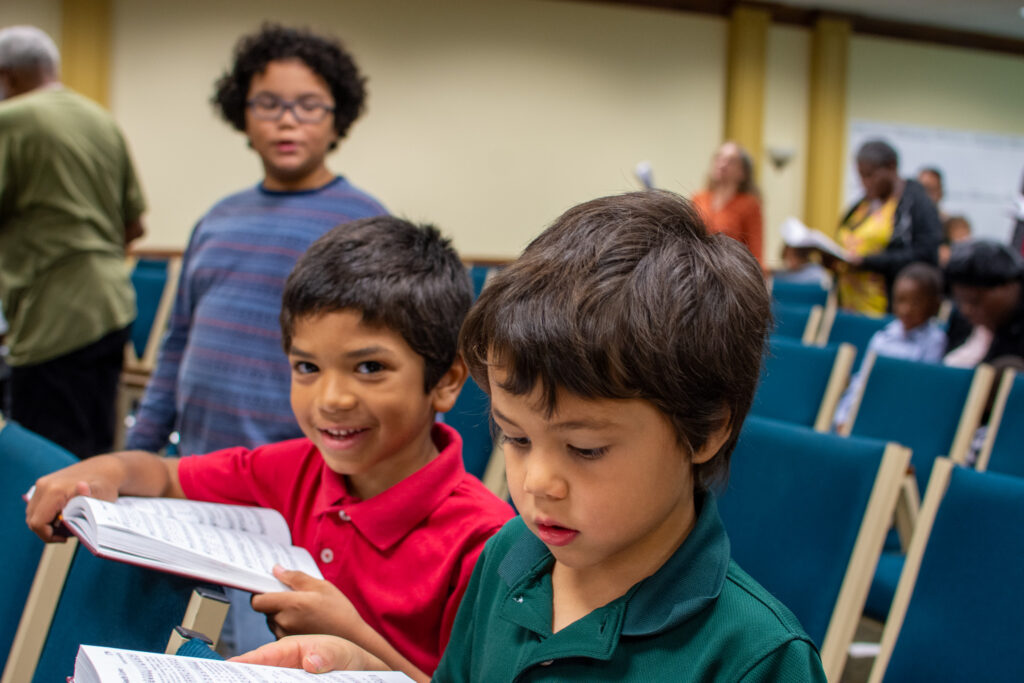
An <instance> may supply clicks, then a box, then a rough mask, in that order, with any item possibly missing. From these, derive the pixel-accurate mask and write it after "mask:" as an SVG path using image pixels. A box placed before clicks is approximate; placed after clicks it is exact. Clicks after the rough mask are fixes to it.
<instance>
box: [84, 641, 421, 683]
mask: <svg viewBox="0 0 1024 683" xmlns="http://www.w3.org/2000/svg"><path fill="white" fill-rule="evenodd" d="M411 680H412V679H411V678H409V677H408V676H406V675H405V674H403V673H398V672H390V671H388V672H383V671H382V672H376V671H365V672H364V671H333V672H331V673H325V674H311V673H307V672H305V671H302V670H300V669H279V668H277V667H271V666H259V665H256V664H238V663H236V662H220V661H216V660H212V659H193V658H191V657H176V656H174V655H158V654H152V653H149V652H136V651H134V650H118V649H116V648H112V647H98V646H95V645H82V646H81V647H80V648H79V649H78V657H76V658H75V677H74V683H193V682H194V683H207V682H208V681H233V682H235V683H276V682H277V681H298V682H299V683H302V682H303V681H305V682H306V683H315V682H317V681H319V682H321V683H343V682H348V683H402V682H403V681H411Z"/></svg>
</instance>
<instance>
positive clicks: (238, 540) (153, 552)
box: [64, 498, 323, 592]
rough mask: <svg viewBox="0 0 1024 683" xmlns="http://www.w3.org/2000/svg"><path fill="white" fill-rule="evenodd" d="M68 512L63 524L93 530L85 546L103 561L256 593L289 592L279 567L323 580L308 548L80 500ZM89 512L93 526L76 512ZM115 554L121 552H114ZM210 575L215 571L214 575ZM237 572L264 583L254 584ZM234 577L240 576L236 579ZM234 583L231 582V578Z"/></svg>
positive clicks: (79, 529) (114, 505)
mask: <svg viewBox="0 0 1024 683" xmlns="http://www.w3.org/2000/svg"><path fill="white" fill-rule="evenodd" d="M72 502H73V503H75V505H74V506H72V505H70V504H69V506H68V507H67V508H65V518H64V523H65V524H66V525H68V526H69V527H71V528H73V529H75V530H76V531H78V532H83V531H84V530H85V529H83V526H91V527H93V528H94V529H95V531H90V532H89V533H88V537H87V538H84V539H83V540H84V541H88V542H87V543H86V544H87V545H90V546H92V547H94V548H95V552H96V553H97V554H99V555H103V554H104V552H105V551H106V552H107V553H108V554H109V555H112V556H115V557H116V558H117V559H123V560H125V561H132V558H133V557H135V558H140V560H141V559H145V560H149V561H148V562H140V564H145V565H146V566H151V567H156V568H161V564H162V565H163V566H166V568H167V569H168V570H171V571H177V572H179V573H184V574H187V575H189V576H196V577H198V578H204V579H207V580H212V581H216V582H217V583H227V584H228V585H236V586H240V587H244V588H247V589H248V590H257V591H260V592H262V591H277V590H287V588H286V587H285V586H284V584H282V583H280V582H279V581H278V580H277V579H275V578H274V577H273V574H272V573H271V569H272V568H273V566H274V565H275V564H279V565H281V566H282V567H285V568H287V569H297V570H299V571H302V572H305V573H307V574H309V575H311V576H314V577H316V578H323V575H322V574H321V573H320V570H319V568H318V567H317V566H316V563H315V562H314V561H313V558H312V557H311V556H310V554H309V553H308V552H307V551H306V550H305V549H303V548H298V547H295V546H290V545H284V544H280V543H275V542H273V541H270V540H268V539H265V538H262V537H260V536H254V535H252V534H249V533H246V532H241V531H230V530H225V529H219V528H217V527H212V526H203V525H199V524H190V523H188V522H183V521H179V520H177V519H170V518H164V517H160V516H157V515H155V514H150V513H148V512H144V511H142V510H140V509H138V508H137V507H134V506H131V505H120V504H118V503H110V502H107V501H102V500H98V499H95V498H84V499H81V500H79V499H75V500H73V501H72ZM79 509H87V510H88V511H89V516H90V517H91V522H92V524H91V525H82V524H81V523H80V514H79V513H76V512H75V511H76V510H79ZM112 551H116V552H112ZM211 569H212V570H213V571H212V572H211ZM238 570H243V571H245V572H248V573H249V575H250V576H254V575H255V576H258V577H261V579H264V580H259V581H257V582H256V583H253V581H252V580H251V579H246V578H244V577H243V576H242V575H241V573H240V572H238ZM232 571H235V572H238V575H237V576H233V575H232V573H231V572H232ZM226 577H230V578H226Z"/></svg>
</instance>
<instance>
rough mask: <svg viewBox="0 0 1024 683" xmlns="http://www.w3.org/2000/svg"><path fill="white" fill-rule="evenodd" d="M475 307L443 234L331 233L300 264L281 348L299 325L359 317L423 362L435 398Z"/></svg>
mask: <svg viewBox="0 0 1024 683" xmlns="http://www.w3.org/2000/svg"><path fill="white" fill-rule="evenodd" d="M471 301H472V289H471V287H470V284H469V275H468V273H467V272H466V268H465V266H463V265H462V261H461V260H460V259H459V255H458V253H457V252H456V251H455V249H454V248H453V247H452V246H451V241H450V240H448V239H446V238H444V237H442V236H441V233H440V232H438V230H437V228H435V227H433V226H431V225H421V226H417V225H413V224H412V223H410V222H409V221H405V220H402V219H400V218H394V217H391V216H377V217H376V218H364V219H362V220H358V221H353V222H351V223H345V224H343V225H339V226H337V227H335V228H333V229H331V231H330V232H328V233H326V234H325V235H323V236H322V237H321V238H320V239H318V240H317V241H316V242H314V243H313V244H312V245H310V247H309V249H307V250H306V253H305V254H303V255H302V257H301V258H300V259H299V261H298V263H296V264H295V268H294V270H292V272H291V274H290V275H289V276H288V280H287V281H286V283H285V286H284V296H283V297H282V302H281V342H282V344H283V345H284V350H285V352H288V351H289V350H290V349H291V343H292V335H293V334H294V333H295V321H296V320H298V319H300V318H305V317H316V316H319V315H323V314H325V313H335V312H338V311H343V310H353V311H360V312H361V313H362V314H363V322H365V323H367V324H369V325H382V326H384V327H387V328H389V329H392V330H394V331H395V332H398V334H400V335H402V338H403V339H404V340H405V341H406V343H407V344H409V346H410V347H412V350H413V351H415V352H416V353H418V354H419V355H420V356H423V360H424V363H425V369H424V384H425V386H424V390H425V391H430V390H431V389H432V388H433V387H434V385H435V384H437V382H438V380H439V379H441V377H442V376H444V373H446V372H447V371H448V369H449V368H450V367H451V366H452V362H454V360H455V354H456V352H457V349H458V340H459V326H460V325H462V319H463V318H465V317H466V311H467V310H469V304H470V302H471Z"/></svg>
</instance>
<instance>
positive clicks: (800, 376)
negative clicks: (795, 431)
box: [750, 335, 853, 431]
mask: <svg viewBox="0 0 1024 683" xmlns="http://www.w3.org/2000/svg"><path fill="white" fill-rule="evenodd" d="M837 362H839V363H840V364H841V365H840V366H839V367H837ZM852 362H853V358H852V351H847V352H846V353H844V354H843V357H842V358H840V348H839V346H838V345H836V344H830V345H828V346H810V345H807V344H803V343H801V342H800V341H799V340H796V339H789V338H787V337H780V336H778V335H773V336H772V338H771V340H770V342H769V345H768V351H767V353H766V354H765V359H764V363H763V364H762V366H761V381H760V382H759V383H758V385H757V393H755V394H754V403H753V405H752V406H751V408H750V412H751V414H752V415H757V416H760V417H767V418H771V419H774V420H783V421H785V422H791V423H793V424H797V425H802V426H804V427H815V426H817V427H818V429H819V431H825V430H826V429H827V427H828V424H827V423H828V422H830V421H831V419H832V415H831V412H833V411H834V410H835V404H836V400H838V392H841V391H842V386H845V383H846V381H847V380H848V379H849V376H850V365H851V364H852ZM843 363H845V367H843V365H842V364H843ZM834 371H835V372H836V373H837V375H838V376H836V377H833V372H834ZM832 382H835V383H837V384H838V385H840V386H838V388H837V391H836V392H833V393H836V395H835V397H834V399H836V400H832V401H827V400H826V398H827V396H826V395H827V393H828V391H827V390H828V389H829V388H830V383H832ZM829 403H831V410H830V409H829ZM823 412H824V413H829V414H828V415H826V416H824V422H825V423H826V424H825V425H824V427H823V426H822V425H821V424H820V420H819V417H821V414H822V413H823Z"/></svg>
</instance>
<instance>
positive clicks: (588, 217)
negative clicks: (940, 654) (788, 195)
mask: <svg viewBox="0 0 1024 683" xmlns="http://www.w3.org/2000/svg"><path fill="white" fill-rule="evenodd" d="M770 320H771V306H770V302H769V298H768V292H767V290H766V288H765V286H764V280H763V278H762V274H761V269H760V267H759V266H758V263H757V261H756V260H755V259H754V258H753V256H751V254H750V252H749V250H747V248H746V247H744V246H742V245H741V244H740V243H738V242H736V241H735V240H732V239H729V238H727V237H725V236H724V235H714V234H708V232H707V231H706V229H705V227H704V225H703V222H702V221H701V219H700V216H699V215H698V213H697V212H696V211H695V210H694V208H693V207H692V205H691V204H689V203H688V202H687V201H686V200H684V199H682V198H681V197H678V196H676V195H673V194H671V193H668V192H659V191H649V192H639V193H632V194H626V195H621V196H616V197H604V198H602V199H596V200H593V201H590V202H586V203H584V204H581V205H579V206H577V207H574V208H572V209H569V210H568V211H567V212H566V213H565V214H563V215H562V216H561V217H559V218H558V219H557V220H556V221H555V223H554V224H553V225H552V226H551V227H549V228H548V229H547V230H546V231H545V232H544V233H543V234H541V235H540V236H539V237H538V238H537V239H535V240H534V241H533V242H532V243H531V244H530V245H529V246H528V247H527V248H526V250H525V251H524V252H523V254H522V256H520V257H519V259H518V260H516V261H515V262H514V263H512V264H511V265H509V266H508V267H506V268H505V269H504V270H502V271H501V272H499V273H498V274H497V275H496V276H495V277H494V278H493V280H491V282H490V283H489V284H488V285H487V287H486V288H484V291H483V293H482V294H481V295H480V297H479V299H478V300H477V303H476V304H475V306H474V307H473V309H472V310H471V312H470V314H469V316H467V318H466V322H465V324H464V325H463V329H462V333H461V335H460V340H459V346H460V349H461V350H462V354H463V356H464V357H465V358H466V362H467V363H468V364H469V367H470V369H471V372H472V374H473V377H474V379H476V381H477V383H478V384H479V385H480V386H481V387H484V388H486V390H487V392H488V393H489V394H490V398H491V415H492V417H493V418H494V421H495V423H496V425H497V429H498V431H499V438H500V441H501V443H502V447H503V449H504V451H505V467H506V472H507V476H508V483H509V489H510V491H511V493H512V499H513V501H514V502H515V504H516V507H517V509H518V510H519V512H520V514H521V517H518V518H516V519H514V520H512V521H511V522H509V523H508V524H506V525H505V527H504V528H503V529H502V530H501V532H499V533H498V535H497V536H495V537H494V538H493V539H492V540H491V541H490V542H489V543H488V544H487V547H486V548H485V549H484V552H483V554H482V555H481V556H480V560H479V561H478V562H477V566H476V569H475V570H474V571H473V578H472V580H471V581H470V588H469V590H468V591H467V592H466V597H465V599H464V600H463V602H462V607H461V608H460V609H459V614H458V616H457V617H456V619H455V628H454V629H453V631H452V638H451V640H450V642H449V644H448V649H447V650H446V651H445V653H444V657H443V658H442V660H441V664H440V666H439V667H438V670H437V675H436V680H438V681H445V682H446V683H447V682H451V681H487V682H492V681H512V680H547V681H595V680H605V681H627V682H628V681H644V682H645V683H646V682H647V681H651V680H665V679H667V678H671V680H673V681H683V682H685V681H711V680H717V681H741V680H743V681H824V680H825V676H824V673H823V672H822V668H821V661H820V659H819V656H818V652H817V649H816V648H815V646H814V643H813V642H811V640H810V639H809V638H808V637H807V635H806V634H805V633H804V631H803V629H802V628H801V627H800V625H799V624H798V622H797V621H796V618H795V617H794V616H793V615H792V613H790V612H789V610H788V609H786V607H784V606H783V605H782V604H781V603H779V602H778V601H777V600H776V599H774V598H773V597H772V596H771V595H769V594H768V593H767V591H765V590H764V588H762V587H761V586H760V585H758V584H757V582H755V581H754V580H753V579H751V578H750V577H749V576H748V575H747V574H746V573H744V572H743V570H742V569H740V568H739V567H738V566H737V565H736V563H735V562H734V561H732V559H731V558H730V553H729V540H728V536H727V535H726V530H725V528H724V527H723V525H722V521H721V519H720V518H719V516H718V512H717V508H716V503H715V494H714V493H713V492H712V487H713V486H714V485H716V484H724V480H725V479H726V477H727V474H728V469H729V457H730V455H731V453H732V451H733V448H734V446H735V444H736V441H737V438H738V437H739V432H740V428H741V426H742V424H743V420H744V417H745V416H746V414H747V411H748V410H749V408H750V404H751V400H752V398H753V395H754V388H755V387H756V385H757V381H758V378H759V376H760V367H761V358H762V354H763V351H764V347H765V342H766V341H767V336H768V330H769V325H770ZM239 661H247V662H252V663H258V664H271V665H277V666H291V667H296V668H306V669H307V670H315V671H323V670H326V669H330V668H336V667H337V668H356V669H374V668H376V669H380V668H383V663H382V662H380V661H379V659H377V658H375V657H373V655H372V654H370V653H367V652H365V651H364V650H362V649H360V648H357V647H354V646H353V645H352V644H351V643H349V642H346V641H343V640H341V639H337V638H333V639H331V638H326V639H325V638H323V637H320V636H313V637H309V638H304V637H298V638H295V639H285V640H282V641H279V642H277V643H271V644H269V645H266V646H264V647H262V648H260V649H259V650H256V651H254V652H251V653H249V654H247V655H243V656H242V657H241V658H239Z"/></svg>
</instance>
